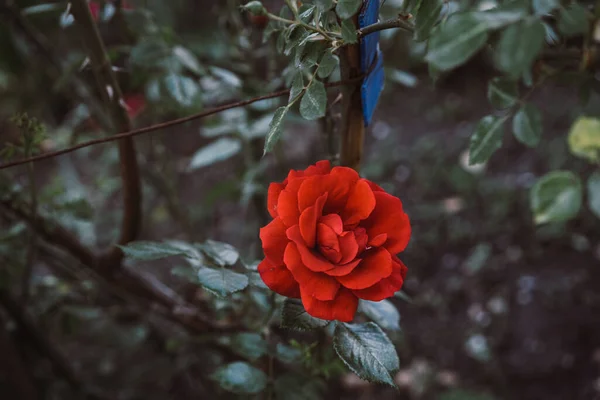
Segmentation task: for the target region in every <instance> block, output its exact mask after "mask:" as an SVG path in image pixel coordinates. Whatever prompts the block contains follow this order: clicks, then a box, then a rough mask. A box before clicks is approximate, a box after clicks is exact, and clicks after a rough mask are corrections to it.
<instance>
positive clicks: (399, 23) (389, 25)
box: [358, 15, 415, 38]
mask: <svg viewBox="0 0 600 400" xmlns="http://www.w3.org/2000/svg"><path fill="white" fill-rule="evenodd" d="M396 28H400V29H402V30H405V31H407V32H414V30H415V28H414V26H412V24H410V23H409V22H407V21H406V17H404V16H402V15H400V16H398V17H396V18H392V19H388V20H387V21H382V22H377V23H375V24H372V25H369V26H365V27H364V28H362V29H359V30H358V37H359V38H361V37H364V36H367V35H369V34H371V33H375V32H379V31H383V30H386V29H396Z"/></svg>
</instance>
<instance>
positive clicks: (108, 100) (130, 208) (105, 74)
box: [71, 0, 142, 271]
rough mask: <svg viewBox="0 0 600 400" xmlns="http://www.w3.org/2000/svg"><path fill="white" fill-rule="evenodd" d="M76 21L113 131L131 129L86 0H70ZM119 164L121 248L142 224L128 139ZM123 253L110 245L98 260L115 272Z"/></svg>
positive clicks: (134, 162) (123, 143)
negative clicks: (121, 192) (121, 217)
mask: <svg viewBox="0 0 600 400" xmlns="http://www.w3.org/2000/svg"><path fill="white" fill-rule="evenodd" d="M71 6H72V12H73V16H74V17H75V20H76V21H77V23H78V24H79V25H80V27H81V33H82V35H83V39H84V42H85V44H86V46H87V48H88V51H89V55H90V60H91V64H92V67H94V69H95V74H96V80H97V81H98V86H99V88H98V89H99V90H100V93H101V96H102V98H103V99H104V103H105V104H106V105H107V107H108V109H109V114H110V117H111V122H112V124H113V128H114V131H115V132H123V131H130V130H131V121H130V120H129V116H128V115H127V110H126V109H125V101H124V100H123V94H122V93H121V88H120V87H119V83H118V82H117V78H116V77H115V74H114V71H113V69H112V65H111V63H110V59H109V58H108V54H107V52H106V48H105V47H104V42H103V41H102V38H101V37H100V32H99V31H98V27H97V26H96V23H95V22H94V19H93V17H92V14H91V12H90V9H89V6H88V3H87V1H86V0H73V1H71ZM119 163H120V166H121V179H122V189H123V220H122V223H121V237H120V238H119V240H118V242H117V243H118V244H120V245H123V244H127V243H129V242H131V241H133V240H135V239H136V238H137V236H138V233H139V231H140V226H141V222H142V191H141V180H140V172H139V166H138V163H137V158H136V152H135V146H134V143H133V140H132V139H131V138H125V139H123V140H121V141H119ZM122 259H123V252H122V251H121V250H120V249H119V248H118V247H117V246H112V247H111V248H110V249H109V250H108V251H107V253H106V254H104V255H103V256H102V257H101V259H100V264H101V267H102V268H107V269H108V270H112V271H115V270H117V269H118V268H119V267H120V264H121V260H122Z"/></svg>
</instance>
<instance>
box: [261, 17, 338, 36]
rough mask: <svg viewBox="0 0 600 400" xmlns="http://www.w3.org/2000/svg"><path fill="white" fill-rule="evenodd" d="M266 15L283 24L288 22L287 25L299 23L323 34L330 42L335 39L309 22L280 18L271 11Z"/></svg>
mask: <svg viewBox="0 0 600 400" xmlns="http://www.w3.org/2000/svg"><path fill="white" fill-rule="evenodd" d="M267 16H268V17H269V19H272V20H273V21H279V22H283V23H284V24H288V25H294V24H298V25H300V26H302V27H304V28H306V29H308V30H310V31H313V32H317V33H319V34H321V35H323V37H324V38H325V39H327V40H329V41H330V42H333V41H334V40H335V39H334V38H333V37H331V36H330V35H329V33H327V32H325V31H324V30H323V29H320V28H319V27H317V26H312V25H310V24H307V23H306V22H304V21H293V20H291V19H287V18H282V17H280V16H278V15H275V14H271V13H268V14H267Z"/></svg>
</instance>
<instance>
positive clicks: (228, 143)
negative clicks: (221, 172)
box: [188, 138, 242, 171]
mask: <svg viewBox="0 0 600 400" xmlns="http://www.w3.org/2000/svg"><path fill="white" fill-rule="evenodd" d="M241 150H242V144H241V143H240V141H239V140H236V139H231V138H220V139H217V140H215V141H214V142H212V143H210V144H209V145H207V146H204V147H203V148H201V149H200V150H198V151H197V152H196V154H194V156H193V157H192V160H191V161H190V165H189V166H188V171H193V170H196V169H199V168H203V167H206V166H208V165H212V164H214V163H217V162H219V161H224V160H227V159H228V158H231V157H233V156H235V155H236V154H237V153H239V152H240V151H241Z"/></svg>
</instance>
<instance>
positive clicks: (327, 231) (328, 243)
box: [317, 223, 342, 264]
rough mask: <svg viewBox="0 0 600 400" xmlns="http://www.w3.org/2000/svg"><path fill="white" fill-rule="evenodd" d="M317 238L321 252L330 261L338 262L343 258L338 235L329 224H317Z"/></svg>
mask: <svg viewBox="0 0 600 400" xmlns="http://www.w3.org/2000/svg"><path fill="white" fill-rule="evenodd" d="M317 238H318V240H317V244H318V249H319V252H320V253H321V254H323V255H324V256H325V257H326V258H327V259H328V260H329V261H331V262H332V263H335V264H337V263H338V262H339V261H340V259H341V258H342V254H341V253H340V242H339V240H338V235H336V233H335V232H334V231H333V230H332V229H331V228H330V227H329V226H328V225H325V224H321V223H319V224H318V225H317Z"/></svg>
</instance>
